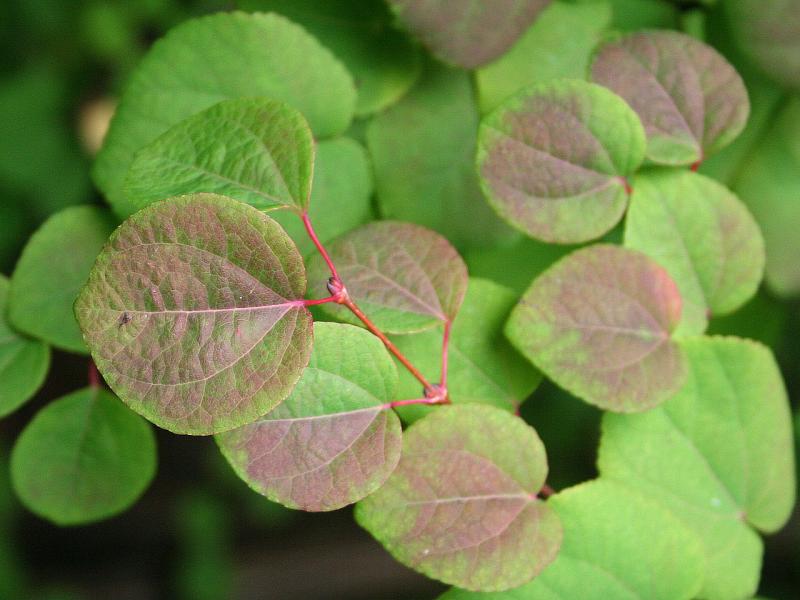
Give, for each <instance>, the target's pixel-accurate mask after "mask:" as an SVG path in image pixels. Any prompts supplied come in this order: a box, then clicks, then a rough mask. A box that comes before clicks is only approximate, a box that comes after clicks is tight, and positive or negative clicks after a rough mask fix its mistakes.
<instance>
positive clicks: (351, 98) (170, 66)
mask: <svg viewBox="0 0 800 600" xmlns="http://www.w3.org/2000/svg"><path fill="white" fill-rule="evenodd" d="M259 96H265V97H268V98H273V99H275V100H280V101H283V102H286V103H288V104H290V105H291V106H293V107H295V108H296V109H298V110H299V111H300V112H301V113H303V115H304V116H305V118H306V119H307V120H308V122H309V124H310V125H311V129H312V130H313V131H314V134H315V135H317V136H319V137H328V136H332V135H336V134H338V133H341V132H343V131H344V130H345V129H347V127H348V125H349V124H350V120H351V118H352V115H353V108H354V105H355V96H356V94H355V88H354V87H353V81H352V79H351V77H350V75H349V74H348V73H347V71H346V70H345V69H344V67H343V66H342V65H341V63H339V61H338V60H336V59H335V58H334V57H333V55H332V54H331V53H330V52H329V51H328V50H327V49H326V48H324V47H323V46H321V45H320V44H319V42H317V40H316V39H314V38H313V37H312V36H310V35H309V34H308V33H306V32H305V31H304V30H303V29H302V28H301V27H299V26H297V25H295V24H294V23H292V22H291V21H288V20H287V19H285V18H284V17H281V16H279V15H274V14H270V15H264V14H254V15H249V14H245V13H240V12H230V13H217V14H214V15H210V16H206V17H201V18H198V19H193V20H191V21H187V22H185V23H183V24H181V25H179V26H178V27H176V28H175V29H172V30H171V31H170V32H169V34H167V36H166V37H164V38H163V39H162V40H160V41H158V42H157V43H156V44H155V45H154V46H153V48H152V49H151V50H150V52H149V53H148V54H147V55H146V56H145V58H144V60H143V61H142V63H141V64H140V65H139V67H138V68H137V69H136V71H135V72H134V74H133V76H132V77H131V80H130V81H129V82H128V85H127V88H126V91H125V94H124V95H123V97H122V100H121V102H120V105H119V107H118V108H117V112H116V114H115V115H114V118H113V120H112V121H111V128H110V129H109V132H108V135H107V136H106V140H105V143H104V145H103V149H102V150H101V152H100V154H99V155H98V156H97V161H96V163H95V166H94V172H93V176H94V179H95V182H96V183H97V185H98V187H99V188H100V189H101V190H102V191H103V192H104V193H105V195H106V196H107V198H108V199H109V201H110V202H111V203H112V205H114V206H115V205H117V204H118V203H123V202H124V194H123V191H122V186H123V183H124V179H125V175H126V174H127V172H128V168H129V167H130V164H131V162H132V160H133V156H134V153H135V152H136V151H137V150H139V149H141V148H143V147H144V146H146V145H147V144H149V143H150V142H152V141H154V140H155V139H156V138H157V137H158V136H159V135H161V134H162V133H164V132H165V131H166V130H167V129H169V128H170V127H171V126H172V125H175V124H177V123H179V122H180V121H182V120H183V119H186V118H187V117H189V116H191V115H193V114H195V113H198V112H200V111H201V110H204V109H206V108H209V107H210V106H212V105H214V104H217V103H218V102H220V101H222V100H226V99H230V98H240V97H249V98H251V97H259ZM120 214H124V211H120Z"/></svg>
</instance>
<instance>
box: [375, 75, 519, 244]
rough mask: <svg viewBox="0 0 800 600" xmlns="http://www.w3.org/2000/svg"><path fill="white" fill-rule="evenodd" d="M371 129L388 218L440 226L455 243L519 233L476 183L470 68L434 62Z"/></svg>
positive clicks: (383, 208)
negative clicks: (486, 197)
mask: <svg viewBox="0 0 800 600" xmlns="http://www.w3.org/2000/svg"><path fill="white" fill-rule="evenodd" d="M366 136H367V145H368V148H369V153H370V156H371V158H372V162H373V165H374V169H375V184H376V188H377V190H376V191H377V196H378V208H379V210H380V213H381V216H383V218H385V219H394V220H398V221H408V222H411V223H417V224H418V225H423V226H425V227H430V228H431V229H435V230H436V231H438V232H439V233H441V234H442V235H444V236H445V237H447V239H449V240H451V241H452V242H453V244H455V246H456V247H457V248H466V247H470V246H479V247H486V246H489V245H491V244H492V243H493V242H495V241H497V240H501V239H504V238H508V237H513V236H515V235H516V232H514V231H513V230H511V229H510V228H509V227H508V226H507V225H506V224H505V223H503V222H502V221H501V220H500V219H499V218H498V217H497V215H496V214H495V213H494V211H493V210H492V209H490V208H489V207H488V206H487V205H486V202H484V200H483V194H482V193H481V190H480V186H479V184H478V177H477V175H476V173H475V148H476V143H477V136H478V109H477V107H476V105H475V91H474V90H473V88H472V83H471V82H470V78H469V75H468V74H467V73H465V72H463V71H460V70H457V69H450V68H447V67H445V66H443V65H441V64H438V63H434V62H433V61H429V62H428V63H427V64H426V67H425V70H424V71H423V73H422V77H421V79H420V80H419V82H417V85H416V86H414V88H413V89H412V90H411V91H410V92H409V93H408V94H407V95H406V96H405V97H404V98H403V99H402V100H400V102H398V103H397V104H396V105H394V106H393V107H391V108H390V109H389V110H387V111H385V112H383V113H381V114H379V115H376V116H375V117H374V118H373V119H372V120H371V121H370V123H369V125H368V127H367V133H366Z"/></svg>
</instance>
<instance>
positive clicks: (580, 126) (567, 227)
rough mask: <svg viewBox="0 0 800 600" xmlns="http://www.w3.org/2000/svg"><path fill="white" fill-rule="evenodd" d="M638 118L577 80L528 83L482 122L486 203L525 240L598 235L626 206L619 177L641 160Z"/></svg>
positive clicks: (480, 168) (618, 102)
mask: <svg viewBox="0 0 800 600" xmlns="http://www.w3.org/2000/svg"><path fill="white" fill-rule="evenodd" d="M644 149H645V137H644V130H643V129H642V125H641V123H640V122H639V118H638V117H637V116H636V114H635V113H634V112H633V111H632V110H631V109H630V108H629V107H628V106H627V105H626V104H625V102H623V101H622V99H621V98H619V97H618V96H616V95H614V94H613V93H612V92H609V91H608V90H606V89H604V88H602V87H600V86H598V85H594V84H591V83H587V82H585V81H579V80H558V81H553V82H548V83H544V84H541V85H534V86H531V87H529V88H526V89H524V90H523V91H521V92H520V93H519V94H516V95H515V96H512V97H511V98H510V99H508V100H507V101H505V102H504V103H503V104H502V105H500V107H499V108H498V109H497V110H495V111H494V112H493V113H492V114H490V115H489V116H488V117H486V118H485V119H484V120H483V122H482V123H481V129H480V133H479V136H478V158H477V161H478V171H479V173H480V176H481V184H482V187H483V191H484V194H485V195H486V197H487V199H488V200H489V203H490V204H491V205H492V206H493V207H494V209H495V210H496V211H497V212H498V214H499V215H500V216H501V217H503V218H504V219H505V220H507V221H508V222H509V223H511V224H512V225H513V226H514V227H517V228H518V229H520V230H521V231H524V232H525V233H527V234H528V235H530V236H531V237H534V238H537V239H541V240H544V241H546V242H556V243H562V244H567V243H577V242H583V241H587V240H591V239H594V238H597V237H600V236H601V235H603V234H604V233H606V232H607V231H608V230H609V229H611V228H612V227H613V226H614V225H616V224H617V222H618V221H619V220H620V218H621V217H622V214H623V213H624V212H625V207H626V205H627V200H628V194H627V183H626V181H625V177H626V176H627V175H630V174H631V173H633V172H634V171H635V170H636V169H637V168H638V167H639V165H640V164H641V162H642V160H643V158H644Z"/></svg>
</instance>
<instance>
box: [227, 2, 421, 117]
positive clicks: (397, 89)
mask: <svg viewBox="0 0 800 600" xmlns="http://www.w3.org/2000/svg"><path fill="white" fill-rule="evenodd" d="M238 5H239V7H241V8H245V9H247V10H262V11H275V12H278V13H280V14H282V15H284V16H286V17H289V18H290V19H292V20H293V21H295V22H296V23H299V24H301V25H302V26H303V27H305V28H306V29H308V31H309V32H310V33H311V34H312V35H314V37H316V38H317V39H319V41H320V42H322V43H323V44H324V45H325V47H327V48H329V49H330V50H331V51H332V52H333V53H334V54H335V55H336V56H337V58H339V60H341V61H342V62H343V63H344V64H345V66H346V67H347V68H348V70H349V71H350V72H351V73H352V74H353V79H354V80H355V84H356V89H357V91H358V99H357V100H356V115H359V116H365V115H369V114H371V113H374V112H377V111H380V110H383V109H385V108H386V107H388V106H390V105H392V104H394V103H395V102H396V101H397V100H399V99H400V98H401V97H402V96H403V94H405V93H406V92H407V91H408V88H410V87H411V86H412V85H413V84H414V81H415V80H416V78H417V76H418V75H419V70H420V62H421V61H420V53H419V51H418V50H417V48H416V47H415V46H414V45H413V44H412V43H411V42H410V40H409V39H408V37H407V36H405V35H403V34H402V33H401V32H399V31H398V30H397V29H395V28H394V27H393V26H392V22H391V15H390V13H389V11H388V10H387V7H386V5H385V4H384V2H382V1H381V0H367V1H366V2H365V1H364V0H361V1H360V2H352V1H351V0H245V1H241V0H240V1H239V2H238Z"/></svg>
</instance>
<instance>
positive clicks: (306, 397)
mask: <svg viewBox="0 0 800 600" xmlns="http://www.w3.org/2000/svg"><path fill="white" fill-rule="evenodd" d="M396 387H397V370H396V369H395V366H394V363H393V362H392V359H391V357H390V356H389V354H388V352H387V351H386V349H385V348H384V347H383V344H382V343H381V341H380V340H379V339H378V338H377V337H375V336H373V335H372V334H371V333H368V332H367V331H365V330H363V329H359V328H357V327H353V326H352V325H340V324H336V323H317V324H316V325H314V351H313V352H312V354H311V360H310V362H309V365H308V367H307V368H306V370H305V371H303V376H302V377H301V378H300V381H299V382H298V383H297V386H295V388H294V390H293V391H292V393H291V394H290V395H289V397H288V398H287V399H286V400H285V401H284V402H283V403H282V404H281V405H280V406H278V407H277V408H275V409H274V410H272V411H271V412H269V413H267V414H266V415H264V416H263V417H262V418H260V419H259V420H258V421H255V422H254V423H251V424H249V425H245V426H244V427H241V428H239V429H235V430H233V431H229V432H227V433H223V434H220V435H219V436H217V441H218V443H219V445H220V448H221V450H222V453H223V454H224V455H225V457H226V458H227V459H228V462H230V463H231V466H232V467H233V468H234V470H235V471H236V473H237V474H238V475H239V477H241V478H242V479H244V480H245V481H246V482H247V484H248V485H250V486H251V487H252V488H253V489H255V490H256V491H257V492H259V493H261V494H264V495H265V496H267V497H268V498H270V499H271V500H274V501H276V502H280V503H281V504H284V505H286V506H288V507H290V508H300V509H302V510H310V511H321V510H334V509H337V508H341V507H342V506H346V505H347V504H351V503H353V502H356V501H358V500H360V499H361V498H363V497H364V496H366V495H368V494H370V493H371V492H373V491H375V489H377V488H378V487H379V486H380V485H381V484H382V483H383V482H384V481H385V480H386V478H387V477H388V476H389V474H390V473H391V472H392V470H394V468H395V466H396V465H397V461H398V460H399V458H400V448H401V445H402V440H401V431H400V420H399V419H398V418H397V415H396V414H395V413H394V412H393V411H392V410H391V409H390V408H389V406H388V403H389V402H390V401H391V400H393V399H394V398H393V394H394V391H395V389H396Z"/></svg>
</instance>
